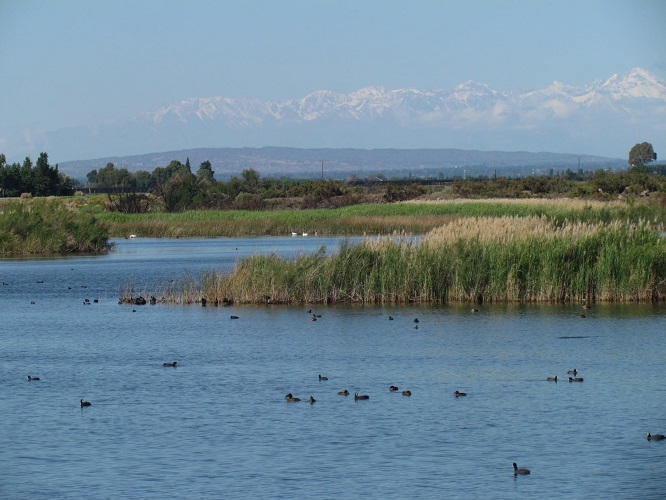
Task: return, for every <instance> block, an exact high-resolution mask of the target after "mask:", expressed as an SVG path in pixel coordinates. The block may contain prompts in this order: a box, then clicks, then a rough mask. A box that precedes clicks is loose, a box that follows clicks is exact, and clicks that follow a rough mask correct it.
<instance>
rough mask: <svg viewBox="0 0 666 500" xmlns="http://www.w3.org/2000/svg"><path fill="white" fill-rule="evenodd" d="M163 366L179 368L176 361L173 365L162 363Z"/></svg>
mask: <svg viewBox="0 0 666 500" xmlns="http://www.w3.org/2000/svg"><path fill="white" fill-rule="evenodd" d="M162 366H171V367H173V368H176V367H177V366H178V361H174V362H173V363H162Z"/></svg>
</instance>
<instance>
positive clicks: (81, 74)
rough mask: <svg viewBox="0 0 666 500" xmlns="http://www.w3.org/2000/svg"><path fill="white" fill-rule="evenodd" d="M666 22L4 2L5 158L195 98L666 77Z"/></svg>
mask: <svg viewBox="0 0 666 500" xmlns="http://www.w3.org/2000/svg"><path fill="white" fill-rule="evenodd" d="M664 21H666V2H664V1H663V0H554V1H539V0H506V1H499V0H497V1H488V0H485V1H482V0H465V1H462V0H456V1H449V0H439V1H437V0H420V1H419V0H415V1H391V0H385V1H379V0H337V1H329V0H321V1H317V0H303V1H301V0H280V1H277V0H274V1H268V0H265V1H258V0H237V1H225V0H221V1H201V0H189V1H170V0H159V1H158V0H139V1H136V0H129V1H128V0H109V1H107V0H95V1H91V0H85V1H84V0H61V1H50V0H0V22H1V24H0V26H1V28H0V68H1V69H2V75H3V77H2V78H1V79H0V116H1V119H0V152H3V149H4V148H8V147H10V144H9V143H8V139H7V138H8V137H12V136H16V135H17V134H18V133H19V132H21V131H24V130H39V129H44V130H53V129H58V128H62V127H71V126H77V125H84V124H90V123H95V122H98V121H105V120H115V119H124V118H128V117H130V116H133V115H136V114H138V113H140V112H142V111H150V110H153V109H155V108H157V107H159V106H162V105H165V104H168V103H170V102H173V101H178V100H180V99H183V98H187V97H208V96H216V95H220V96H225V97H256V98H260V99H280V100H281V99H289V98H299V97H302V96H305V95H307V94H308V93H310V92H313V91H315V90H320V89H329V90H335V91H339V92H349V91H353V90H357V89H359V88H362V87H365V86H370V85H376V86H382V87H385V88H388V89H393V88H405V87H416V88H421V89H447V88H451V87H453V86H455V85H457V84H459V83H463V82H465V81H468V80H475V81H478V82H482V83H485V84H488V85H489V86H490V87H492V88H494V89H496V90H509V89H536V88H542V87H545V86H547V85H549V84H550V83H552V82H553V81H554V80H559V81H563V82H565V83H569V84H583V83H589V82H592V81H594V80H599V79H602V80H605V79H606V78H608V77H610V76H611V75H612V74H614V73H619V74H623V73H626V72H628V71H629V70H630V69H631V68H633V67H636V66H641V67H643V68H645V69H647V70H649V71H650V72H652V73H655V74H656V75H657V76H659V77H661V78H666V49H664V47H666V34H665V32H666V30H664ZM238 146H242V144H239V145H238ZM37 154H38V152H35V153H34V154H33V156H36V155H37Z"/></svg>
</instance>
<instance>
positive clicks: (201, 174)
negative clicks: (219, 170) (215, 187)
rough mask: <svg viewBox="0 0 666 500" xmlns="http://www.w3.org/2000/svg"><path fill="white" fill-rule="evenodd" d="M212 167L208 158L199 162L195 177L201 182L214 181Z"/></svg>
mask: <svg viewBox="0 0 666 500" xmlns="http://www.w3.org/2000/svg"><path fill="white" fill-rule="evenodd" d="M214 174H215V172H213V167H212V165H211V164H210V162H209V161H208V160H206V161H203V162H201V165H199V170H198V171H197V179H198V180H199V181H201V182H215V178H214V177H213V175H214Z"/></svg>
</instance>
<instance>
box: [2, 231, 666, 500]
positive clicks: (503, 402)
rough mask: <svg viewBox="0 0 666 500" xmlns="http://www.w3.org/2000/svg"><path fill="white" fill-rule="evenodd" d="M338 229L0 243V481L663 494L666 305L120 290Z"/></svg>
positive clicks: (61, 491)
mask: <svg viewBox="0 0 666 500" xmlns="http://www.w3.org/2000/svg"><path fill="white" fill-rule="evenodd" d="M340 241H341V240H338V239H336V238H320V237H307V238H304V237H300V236H299V237H285V238H241V239H191V240H185V239H183V240H168V239H144V238H137V239H132V240H116V249H115V251H114V252H112V253H110V254H108V255H103V256H89V257H73V258H50V259H46V258H44V259H3V260H0V281H2V286H1V287H0V311H1V312H0V347H1V349H0V387H1V388H2V392H1V393H0V416H1V418H2V424H1V426H2V427H1V429H2V432H0V498H3V499H25V498H48V499H52V498H81V497H89V498H123V497H124V498H164V497H166V496H172V497H176V498H323V499H328V498H330V499H340V498H364V497H365V498H382V499H383V498H395V499H401V498H428V499H429V498H499V499H501V498H512V499H513V498H530V499H531V498H567V499H572V498H663V495H664V488H665V487H666V479H665V476H664V472H665V471H666V440H664V441H648V440H647V439H646V433H647V432H651V433H653V434H655V433H661V434H666V388H665V386H664V383H663V381H664V378H665V377H666V335H665V334H664V332H665V331H666V328H665V326H666V306H665V305H664V304H657V305H652V304H647V305H636V304H627V305H597V306H595V307H593V308H592V309H591V310H590V311H582V309H581V308H580V306H569V305H566V306H564V305H481V306H478V309H479V311H478V312H476V313H472V312H471V306H469V305H449V306H427V307H426V306H409V307H361V306H331V307H326V306H319V305H313V306H303V307H300V306H299V307H290V306H259V307H257V306H243V307H238V306H232V307H211V306H208V307H201V306H195V305H191V306H174V305H162V304H157V305H145V306H134V305H119V304H118V297H119V296H120V293H121V291H122V290H123V289H124V287H126V286H128V284H129V285H131V286H134V287H135V288H137V289H149V290H150V289H152V288H153V287H154V286H156V285H157V284H159V283H164V282H167V281H170V280H172V279H176V278H179V277H182V276H183V275H184V274H188V275H193V276H196V275H197V274H198V273H200V272H202V271H209V270H211V269H213V268H215V269H217V270H226V269H230V268H232V267H233V265H234V264H235V263H236V262H237V261H238V260H239V259H241V258H243V257H245V256H248V255H253V254H257V253H273V252H277V253H278V254H279V255H283V256H293V255H296V254H298V253H299V252H314V251H317V250H318V249H319V248H320V247H321V246H322V245H323V246H325V247H326V249H327V251H329V252H330V251H335V249H336V248H337V245H338V244H339V242H340ZM86 299H87V300H88V301H89V302H86ZM33 302H34V303H33ZM309 309H312V312H308V310H309ZM583 312H584V314H585V316H586V317H585V318H581V313H583ZM313 314H314V315H316V319H317V320H316V321H312V320H311V319H312V315H313ZM232 315H233V316H238V319H231V316H232ZM389 316H390V317H392V318H393V320H390V319H389ZM416 319H418V323H416V322H415V320H416ZM173 361H177V363H178V366H177V368H172V367H163V366H162V364H163V363H164V362H173ZM573 368H576V369H577V371H578V373H577V376H578V377H582V378H583V379H584V381H583V382H573V383H570V382H567V377H568V376H570V375H568V374H567V371H568V370H571V369H573ZM320 374H321V375H324V376H326V377H327V378H328V380H322V381H320V380H319V375H320ZM28 375H31V376H33V377H39V378H40V380H39V381H31V382H28V381H27V376H28ZM555 375H557V376H558V382H548V381H546V378H547V377H550V376H555ZM391 385H395V386H398V387H399V391H396V392H390V391H389V386H391ZM345 389H346V390H348V391H349V392H350V393H351V395H350V396H340V395H338V392H339V391H342V390H345ZM403 390H410V391H411V393H412V395H411V396H403V395H402V394H401V391H403ZM456 390H459V391H463V392H465V393H466V394H467V396H464V397H458V398H456V397H454V395H453V393H454V391H456ZM355 392H358V393H360V394H364V395H368V396H369V399H367V400H358V401H357V400H355V398H354V396H353V394H354V393H355ZM287 393H293V395H294V396H295V397H298V398H300V399H301V400H302V401H301V402H293V403H288V402H286V400H285V395H286V394H287ZM310 396H313V397H314V398H315V399H316V402H315V403H314V404H309V403H308V402H307V400H308V398H309V397H310ZM81 399H85V400H87V401H90V402H91V403H92V405H91V406H90V407H85V408H82V407H81V405H80V400H81ZM513 462H517V463H518V466H519V467H526V468H529V469H530V470H531V474H530V475H526V476H517V477H516V476H514V475H513V468H512V463H513Z"/></svg>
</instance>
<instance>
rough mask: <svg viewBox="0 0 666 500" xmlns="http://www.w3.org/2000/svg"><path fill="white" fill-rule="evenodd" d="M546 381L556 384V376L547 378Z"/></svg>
mask: <svg viewBox="0 0 666 500" xmlns="http://www.w3.org/2000/svg"><path fill="white" fill-rule="evenodd" d="M546 380H547V381H548V382H557V375H555V376H554V377H548V378H547V379H546Z"/></svg>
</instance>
